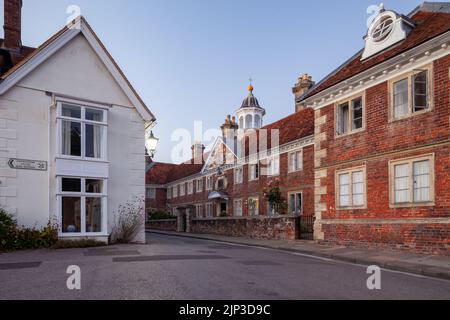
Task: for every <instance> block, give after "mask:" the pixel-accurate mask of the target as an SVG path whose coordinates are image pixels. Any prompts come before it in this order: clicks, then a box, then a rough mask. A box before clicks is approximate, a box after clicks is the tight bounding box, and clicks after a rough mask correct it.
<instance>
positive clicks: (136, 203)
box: [111, 197, 145, 243]
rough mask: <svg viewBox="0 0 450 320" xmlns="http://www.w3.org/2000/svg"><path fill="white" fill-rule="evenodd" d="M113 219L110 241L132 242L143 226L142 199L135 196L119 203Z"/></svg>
mask: <svg viewBox="0 0 450 320" xmlns="http://www.w3.org/2000/svg"><path fill="white" fill-rule="evenodd" d="M114 220H115V221H114V226H113V229H112V233H111V241H112V242H113V243H130V242H133V241H134V240H135V238H136V236H137V235H138V234H139V233H140V232H142V231H143V230H144V228H145V205H144V199H141V198H138V197H136V198H134V199H133V200H131V201H128V202H127V203H125V204H124V205H120V206H119V209H118V210H117V213H116V214H115V219H114Z"/></svg>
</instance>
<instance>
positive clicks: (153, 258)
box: [113, 255, 228, 262]
mask: <svg viewBox="0 0 450 320" xmlns="http://www.w3.org/2000/svg"><path fill="white" fill-rule="evenodd" d="M223 259H228V257H225V256H218V255H161V256H141V257H121V258H113V262H146V261H176V260H223Z"/></svg>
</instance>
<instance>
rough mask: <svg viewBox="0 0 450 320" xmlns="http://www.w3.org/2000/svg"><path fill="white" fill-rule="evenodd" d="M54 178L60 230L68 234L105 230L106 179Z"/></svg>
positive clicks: (102, 231) (92, 233) (104, 232)
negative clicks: (56, 187)
mask: <svg viewBox="0 0 450 320" xmlns="http://www.w3.org/2000/svg"><path fill="white" fill-rule="evenodd" d="M57 182H58V193H57V199H58V208H59V210H58V212H59V224H60V229H61V230H60V231H61V233H62V234H63V235H68V236H77V235H99V234H106V224H107V223H106V203H107V202H106V199H107V196H106V195H107V190H106V188H107V183H106V180H103V179H95V178H74V177H58V179H57Z"/></svg>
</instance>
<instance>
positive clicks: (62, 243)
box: [52, 239, 106, 249]
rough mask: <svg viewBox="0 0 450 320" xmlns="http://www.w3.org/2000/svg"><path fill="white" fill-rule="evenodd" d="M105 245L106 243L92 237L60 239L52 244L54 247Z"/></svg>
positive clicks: (93, 246) (71, 247) (68, 247)
mask: <svg viewBox="0 0 450 320" xmlns="http://www.w3.org/2000/svg"><path fill="white" fill-rule="evenodd" d="M104 246H106V243H104V242H100V241H96V240H92V239H82V240H59V241H58V242H56V244H55V245H53V246H52V249H77V248H95V247H104Z"/></svg>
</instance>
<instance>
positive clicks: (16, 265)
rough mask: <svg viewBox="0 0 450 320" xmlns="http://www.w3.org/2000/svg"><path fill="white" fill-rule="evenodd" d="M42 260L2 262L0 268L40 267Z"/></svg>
mask: <svg viewBox="0 0 450 320" xmlns="http://www.w3.org/2000/svg"><path fill="white" fill-rule="evenodd" d="M41 264H42V262H18V263H0V270H19V269H31V268H38V267H39V266H40V265H41Z"/></svg>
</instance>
